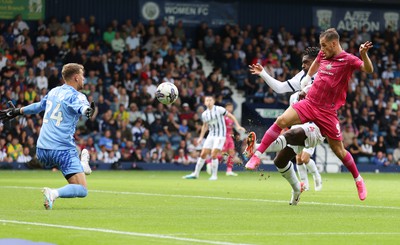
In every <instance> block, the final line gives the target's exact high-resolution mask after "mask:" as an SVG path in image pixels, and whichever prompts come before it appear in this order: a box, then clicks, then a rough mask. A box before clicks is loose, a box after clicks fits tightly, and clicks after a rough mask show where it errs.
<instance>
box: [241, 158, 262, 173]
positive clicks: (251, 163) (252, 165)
mask: <svg viewBox="0 0 400 245" xmlns="http://www.w3.org/2000/svg"><path fill="white" fill-rule="evenodd" d="M260 163H261V160H260V158H259V157H258V156H256V155H253V156H252V157H251V158H250V160H249V161H248V162H247V163H246V165H245V168H246V169H249V170H254V169H256V168H257V167H258V165H260Z"/></svg>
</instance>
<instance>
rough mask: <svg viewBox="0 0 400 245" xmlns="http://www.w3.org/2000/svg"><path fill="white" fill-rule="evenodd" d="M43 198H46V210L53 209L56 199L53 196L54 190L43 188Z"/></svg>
mask: <svg viewBox="0 0 400 245" xmlns="http://www.w3.org/2000/svg"><path fill="white" fill-rule="evenodd" d="M42 193H43V197H44V203H43V205H44V208H45V209H47V210H50V209H52V208H53V203H54V201H55V200H54V198H53V195H52V190H51V189H50V188H48V187H45V188H43V190H42Z"/></svg>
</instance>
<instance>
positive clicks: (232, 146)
mask: <svg viewBox="0 0 400 245" xmlns="http://www.w3.org/2000/svg"><path fill="white" fill-rule="evenodd" d="M230 149H235V143H234V142H233V138H232V136H230V135H229V136H227V137H226V140H225V144H224V147H223V148H222V151H223V152H227V151H228V150H230Z"/></svg>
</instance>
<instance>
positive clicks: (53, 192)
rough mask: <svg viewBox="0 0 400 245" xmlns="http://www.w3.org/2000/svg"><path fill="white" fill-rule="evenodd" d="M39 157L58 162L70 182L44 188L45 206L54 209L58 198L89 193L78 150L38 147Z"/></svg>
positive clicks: (43, 159)
mask: <svg viewBox="0 0 400 245" xmlns="http://www.w3.org/2000/svg"><path fill="white" fill-rule="evenodd" d="M37 155H38V159H39V160H40V161H42V162H44V163H51V162H54V163H57V165H58V167H59V169H60V170H61V172H62V173H63V175H64V177H65V178H66V179H67V181H68V184H67V185H65V186H63V187H61V188H58V189H50V188H48V187H45V188H43V191H42V192H43V195H44V206H45V208H46V209H52V207H53V203H54V201H55V200H56V199H57V198H74V197H86V196H87V194H88V191H87V187H86V186H87V183H86V177H85V174H84V173H83V167H82V164H81V160H80V159H79V158H78V152H77V151H76V149H73V150H59V151H58V150H43V149H38V151H37Z"/></svg>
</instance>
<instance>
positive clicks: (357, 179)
mask: <svg viewBox="0 0 400 245" xmlns="http://www.w3.org/2000/svg"><path fill="white" fill-rule="evenodd" d="M362 179H363V178H362V177H361V175H358V177H357V178H355V179H354V180H355V181H360V180H362Z"/></svg>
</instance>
